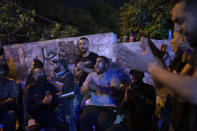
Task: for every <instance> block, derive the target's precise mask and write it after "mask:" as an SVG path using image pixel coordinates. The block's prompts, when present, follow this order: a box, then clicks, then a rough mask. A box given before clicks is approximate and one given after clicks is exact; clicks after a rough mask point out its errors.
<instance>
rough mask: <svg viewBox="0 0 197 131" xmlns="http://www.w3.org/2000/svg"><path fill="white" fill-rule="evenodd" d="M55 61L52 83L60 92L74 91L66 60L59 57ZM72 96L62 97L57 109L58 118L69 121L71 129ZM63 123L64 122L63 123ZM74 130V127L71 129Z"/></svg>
mask: <svg viewBox="0 0 197 131" xmlns="http://www.w3.org/2000/svg"><path fill="white" fill-rule="evenodd" d="M54 62H55V65H54V66H55V69H54V72H55V75H56V77H55V78H54V82H53V83H54V84H55V85H56V87H57V88H58V90H59V93H60V94H66V93H70V92H72V91H74V88H75V87H74V77H73V75H72V73H71V72H70V71H69V70H68V65H67V61H66V60H65V59H59V60H57V61H54ZM73 98H74V97H69V98H64V99H62V100H61V101H60V104H59V106H58V109H57V113H58V118H59V120H60V121H62V122H63V123H64V122H66V121H69V123H70V126H71V129H73V128H75V125H74V124H75V123H74V110H75V109H73ZM64 125H65V124H64ZM73 130H74V129H73Z"/></svg>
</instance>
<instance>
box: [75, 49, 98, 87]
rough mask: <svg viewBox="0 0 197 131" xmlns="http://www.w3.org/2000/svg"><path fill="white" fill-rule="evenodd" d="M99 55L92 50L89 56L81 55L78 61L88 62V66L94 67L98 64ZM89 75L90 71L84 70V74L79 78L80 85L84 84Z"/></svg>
mask: <svg viewBox="0 0 197 131" xmlns="http://www.w3.org/2000/svg"><path fill="white" fill-rule="evenodd" d="M97 57H98V55H97V54H96V53H94V52H90V53H89V55H88V56H87V57H83V56H79V57H78V59H77V63H78V62H84V63H88V64H86V66H87V67H88V68H90V69H93V68H94V65H95V64H96V59H97ZM87 76H88V73H87V72H83V74H82V75H81V76H80V78H79V86H82V85H83V82H84V81H85V80H86V77H87Z"/></svg>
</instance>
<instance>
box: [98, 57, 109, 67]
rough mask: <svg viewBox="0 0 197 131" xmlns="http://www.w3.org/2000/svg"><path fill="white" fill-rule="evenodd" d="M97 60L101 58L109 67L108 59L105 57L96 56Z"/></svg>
mask: <svg viewBox="0 0 197 131" xmlns="http://www.w3.org/2000/svg"><path fill="white" fill-rule="evenodd" d="M97 58H102V59H103V60H104V62H105V63H106V64H108V65H109V59H108V58H107V57H105V56H98V57H97Z"/></svg>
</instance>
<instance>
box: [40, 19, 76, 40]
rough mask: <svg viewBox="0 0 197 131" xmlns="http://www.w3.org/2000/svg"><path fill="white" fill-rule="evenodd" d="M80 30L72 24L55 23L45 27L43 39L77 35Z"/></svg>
mask: <svg viewBox="0 0 197 131" xmlns="http://www.w3.org/2000/svg"><path fill="white" fill-rule="evenodd" d="M77 33H78V30H77V29H76V28H75V27H73V26H71V25H65V26H64V25H62V24H58V23H56V24H53V25H51V27H48V26H47V27H45V29H44V33H43V34H42V38H41V40H47V39H55V38H65V37H71V36H75V35H76V34H77Z"/></svg>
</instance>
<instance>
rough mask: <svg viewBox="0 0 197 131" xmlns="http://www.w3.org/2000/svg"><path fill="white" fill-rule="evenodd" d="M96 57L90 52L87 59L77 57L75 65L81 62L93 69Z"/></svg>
mask: <svg viewBox="0 0 197 131" xmlns="http://www.w3.org/2000/svg"><path fill="white" fill-rule="evenodd" d="M97 57H98V55H97V54H96V53H94V52H90V53H89V55H88V56H87V57H83V56H81V55H80V56H79V57H78V58H77V63H78V62H80V61H82V62H89V64H88V65H87V66H88V67H90V68H93V67H94V65H95V64H96V59H97Z"/></svg>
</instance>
